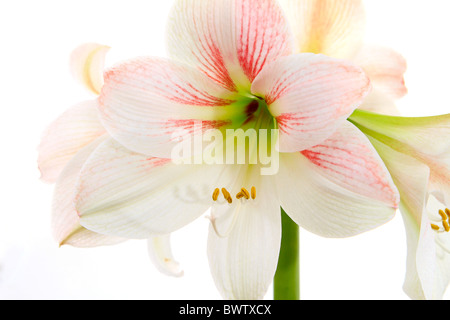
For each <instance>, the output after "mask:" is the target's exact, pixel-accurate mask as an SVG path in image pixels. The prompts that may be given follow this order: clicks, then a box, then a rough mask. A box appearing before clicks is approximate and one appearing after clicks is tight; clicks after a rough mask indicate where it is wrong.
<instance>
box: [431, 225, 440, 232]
mask: <svg viewBox="0 0 450 320" xmlns="http://www.w3.org/2000/svg"><path fill="white" fill-rule="evenodd" d="M431 229H433V230H434V231H439V229H440V228H439V226H437V225H435V224H431Z"/></svg>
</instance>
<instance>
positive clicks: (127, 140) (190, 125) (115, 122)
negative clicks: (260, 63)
mask: <svg viewBox="0 0 450 320" xmlns="http://www.w3.org/2000/svg"><path fill="white" fill-rule="evenodd" d="M99 101H100V116H101V119H102V122H103V124H104V126H105V128H106V129H107V130H108V132H109V133H110V134H111V135H112V137H114V138H115V139H116V140H117V141H119V142H121V143H122V144H123V145H124V146H126V147H127V148H129V149H130V150H133V151H135V152H139V153H143V154H147V155H151V156H156V157H160V158H170V157H171V151H172V150H173V148H174V147H175V145H176V144H177V143H178V140H175V139H174V137H173V133H174V132H175V131H177V130H184V131H185V132H188V133H190V134H191V133H193V132H194V129H195V127H196V124H197V122H198V121H202V123H201V124H200V126H201V129H205V130H206V129H213V128H222V127H225V126H228V125H230V124H231V123H232V122H233V121H238V122H239V121H241V122H243V121H245V119H244V118H245V114H243V113H244V112H243V111H242V110H245V107H246V105H245V103H246V102H245V101H240V102H236V101H235V100H234V94H231V93H230V92H229V91H227V90H226V89H224V88H222V87H221V86H219V85H218V84H216V83H215V82H213V81H212V80H210V79H208V78H207V77H206V76H204V75H203V74H202V73H201V72H199V71H197V70H195V69H193V68H191V67H189V66H186V65H182V64H180V63H176V62H169V61H167V60H163V59H157V58H140V59H135V60H130V61H127V62H125V63H123V64H121V65H118V66H117V67H115V68H113V69H111V70H109V71H108V72H107V73H106V75H105V85H104V87H103V90H102V93H101V96H100V100H99ZM230 105H233V106H232V107H230ZM241 118H242V119H241ZM200 131H201V130H200ZM200 133H201V132H200Z"/></svg>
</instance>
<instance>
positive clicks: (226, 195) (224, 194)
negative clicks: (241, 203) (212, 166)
mask: <svg viewBox="0 0 450 320" xmlns="http://www.w3.org/2000/svg"><path fill="white" fill-rule="evenodd" d="M222 193H223V196H224V197H225V200H227V201H228V203H230V204H231V203H233V198H231V195H230V193H229V192H228V191H227V189H225V188H222Z"/></svg>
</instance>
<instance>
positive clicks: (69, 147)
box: [38, 43, 183, 276]
mask: <svg viewBox="0 0 450 320" xmlns="http://www.w3.org/2000/svg"><path fill="white" fill-rule="evenodd" d="M109 49H110V48H109V47H107V46H104V45H100V44H96V43H87V44H84V45H81V46H79V47H78V48H77V49H75V50H74V51H73V53H72V55H71V59H70V66H71V71H72V73H73V76H74V78H75V79H76V80H78V81H79V82H80V83H81V84H82V85H83V86H85V87H86V89H88V90H89V91H91V92H92V93H94V94H95V95H98V94H99V93H100V91H101V88H102V86H103V72H104V64H105V58H106V53H107V52H108V51H109ZM108 137H109V136H108V134H107V132H106V130H105V129H104V128H103V126H102V124H101V123H100V119H99V117H98V111H97V101H96V100H90V101H85V102H81V103H79V104H77V105H75V106H73V107H72V108H70V109H69V110H67V111H66V112H64V113H63V114H62V115H61V116H60V117H59V118H58V119H56V120H55V121H54V122H53V123H52V124H51V125H50V126H49V127H48V128H47V129H46V130H45V132H44V133H43V135H42V141H41V143H40V145H39V147H38V155H39V157H38V165H39V169H40V171H41V179H42V180H43V181H45V182H48V183H56V185H55V189H54V196H53V205H52V231H53V236H54V238H55V239H56V241H57V242H58V243H59V245H61V246H62V245H70V246H74V247H79V248H91V247H97V246H104V245H114V244H117V243H120V242H123V241H125V240H126V239H124V238H119V237H114V236H107V235H102V234H99V233H96V232H92V231H90V230H87V229H86V228H84V227H82V226H81V225H80V223H79V220H80V219H79V216H78V214H77V212H76V210H75V206H74V202H73V196H74V193H75V186H76V182H77V180H78V175H79V173H80V171H81V169H82V167H83V165H84V163H85V162H86V160H87V159H88V157H89V156H90V155H91V153H92V152H93V151H94V150H95V149H96V148H97V147H98V146H99V145H100V144H101V143H102V142H104V141H105V140H107V138H108ZM169 239H170V236H169V235H165V236H161V237H152V238H150V239H148V252H149V256H150V258H151V260H152V262H153V263H154V264H155V266H156V267H157V268H158V270H160V271H161V272H163V273H165V274H168V275H171V276H181V275H182V274H183V271H182V270H181V268H180V266H179V264H178V263H177V262H176V261H175V260H174V259H173V257H172V252H171V248H170V245H169Z"/></svg>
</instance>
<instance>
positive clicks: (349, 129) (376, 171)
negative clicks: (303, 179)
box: [302, 121, 400, 208]
mask: <svg viewBox="0 0 450 320" xmlns="http://www.w3.org/2000/svg"><path fill="white" fill-rule="evenodd" d="M302 154H303V156H305V157H306V158H307V159H308V160H309V161H311V162H312V163H313V164H314V165H315V166H316V167H317V168H316V170H318V171H319V172H320V173H321V174H322V175H323V176H325V177H327V178H328V179H330V180H331V181H333V182H334V183H336V184H338V185H340V186H342V187H344V188H346V189H348V190H353V191H354V192H356V193H358V194H361V195H363V196H366V197H369V198H373V199H375V200H377V201H379V202H383V203H385V204H386V205H388V206H391V207H393V208H397V207H398V205H399V202H400V200H399V195H398V191H397V188H396V186H395V185H394V182H393V181H392V178H391V176H390V174H389V171H388V170H387V169H386V166H385V165H384V163H383V161H382V160H381V158H380V157H379V156H378V154H377V152H376V150H375V149H374V147H373V146H372V145H371V143H370V141H369V140H368V139H367V137H366V136H365V135H364V134H363V133H362V132H361V131H359V130H358V129H357V128H356V127H355V126H354V125H353V124H351V123H350V122H347V121H346V122H345V123H344V125H343V126H342V127H340V128H339V129H338V131H336V132H335V133H334V134H333V135H332V136H331V137H330V138H329V139H327V140H326V141H324V142H323V143H321V144H319V145H317V146H314V147H313V148H311V149H308V150H305V151H303V152H302Z"/></svg>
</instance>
